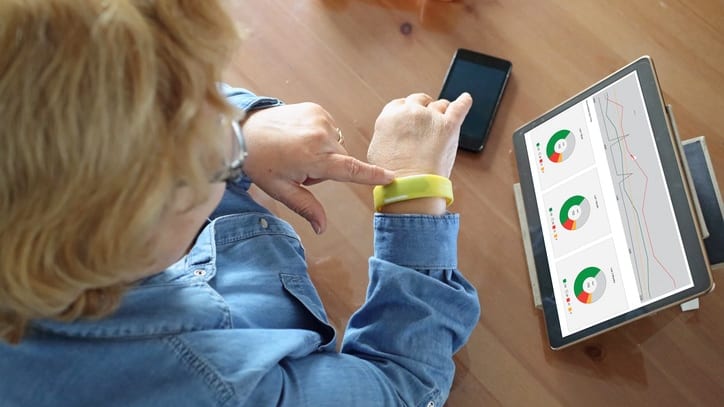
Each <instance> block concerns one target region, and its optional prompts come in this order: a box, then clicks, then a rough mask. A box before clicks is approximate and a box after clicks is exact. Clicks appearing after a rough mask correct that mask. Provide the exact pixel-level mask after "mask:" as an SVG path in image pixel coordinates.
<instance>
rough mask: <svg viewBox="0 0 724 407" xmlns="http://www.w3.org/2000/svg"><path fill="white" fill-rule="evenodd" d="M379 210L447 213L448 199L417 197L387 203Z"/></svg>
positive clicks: (383, 211) (404, 212)
mask: <svg viewBox="0 0 724 407" xmlns="http://www.w3.org/2000/svg"><path fill="white" fill-rule="evenodd" d="M379 212H381V213H392V214H422V215H436V216H439V215H444V214H445V213H447V201H446V200H445V198H442V197H430V198H417V199H411V200H409V201H400V202H395V203H391V204H387V205H385V206H383V207H382V208H380V210H379Z"/></svg>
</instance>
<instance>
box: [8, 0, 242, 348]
mask: <svg viewBox="0 0 724 407" xmlns="http://www.w3.org/2000/svg"><path fill="white" fill-rule="evenodd" d="M236 39H237V37H236V31H235V29H234V25H233V23H232V22H231V21H230V20H229V18H228V16H227V15H226V14H225V12H224V10H223V9H222V7H221V6H220V5H219V4H218V3H217V2H216V1H210V0H204V1H195V0H88V1H82V2H81V1H77V0H4V1H3V2H1V3H0V49H1V50H2V52H1V53H0V123H2V125H1V126H0V140H1V144H0V145H1V146H2V147H0V338H5V339H6V340H11V341H16V340H18V339H19V338H20V336H21V335H22V331H23V327H24V325H25V323H26V322H27V321H28V320H30V319H33V318H60V319H73V318H77V317H79V316H93V315H100V314H102V313H105V312H108V311H109V310H111V309H112V308H113V307H114V306H115V305H116V304H117V302H118V298H119V296H120V293H121V291H122V287H123V286H124V285H126V284H127V283H128V282H130V281H133V280H134V279H136V278H138V277H140V276H143V275H147V274H148V272H149V268H150V267H158V266H159V265H168V264H163V263H164V262H168V261H167V260H162V259H160V258H165V257H169V254H168V252H173V251H174V250H176V251H178V249H177V247H175V246H174V247H170V248H169V247H168V246H173V244H169V243H168V241H167V237H169V236H170V235H173V233H171V234H169V233H168V232H162V233H160V232H159V230H161V231H167V230H169V228H173V227H172V226H170V225H171V223H169V219H170V218H169V213H175V212H177V211H178V209H179V208H180V207H186V208H188V207H190V206H191V207H193V206H199V207H201V208H202V209H203V210H206V209H207V208H206V207H209V206H211V207H212V206H213V205H211V204H209V203H208V202H209V198H208V197H209V195H210V194H211V193H212V192H213V195H216V196H218V195H219V193H220V192H219V187H218V185H217V186H214V187H212V186H211V185H210V184H209V183H208V177H209V175H210V174H211V173H213V172H214V171H216V170H218V166H219V165H220V163H221V162H223V161H224V159H223V158H222V156H223V154H224V153H223V149H224V148H225V147H226V146H225V143H227V142H228V139H226V138H224V137H222V134H220V129H219V122H218V117H219V114H227V115H228V114H232V113H233V112H232V111H231V108H230V107H229V106H228V105H227V104H226V102H225V101H224V99H223V97H222V96H221V95H220V94H219V92H218V90H217V88H216V81H218V80H219V79H220V70H221V69H222V68H223V66H224V64H225V62H226V61H227V58H228V57H229V56H230V53H231V52H232V51H233V49H234V47H235V45H236ZM180 185H183V187H181V188H180V187H179V186H180ZM212 190H213V191H212ZM179 191H181V192H179ZM179 200H181V201H183V202H179ZM194 209H195V208H194ZM194 209H191V210H190V211H188V212H187V215H188V214H192V215H194V216H192V217H191V218H190V219H187V218H184V217H181V218H175V219H177V220H178V219H181V220H184V221H185V220H188V221H189V222H190V223H193V222H195V221H196V218H197V217H198V215H199V214H198V213H196V212H194ZM196 226H198V225H196ZM175 227H179V228H181V229H183V230H184V232H185V233H189V232H188V231H187V230H186V229H188V230H191V231H192V230H193V227H194V226H192V225H189V224H185V225H181V226H178V225H177V226H175ZM164 228H165V229H164ZM192 237H193V236H191V237H190V238H192ZM183 240H184V239H180V242H178V243H177V244H176V246H178V245H183V244H184V243H183ZM186 244H188V242H186ZM159 250H160V252H159ZM164 250H165V251H166V253H165V254H164ZM159 253H161V254H160V255H159ZM159 256H160V257H159ZM171 261H172V260H171Z"/></svg>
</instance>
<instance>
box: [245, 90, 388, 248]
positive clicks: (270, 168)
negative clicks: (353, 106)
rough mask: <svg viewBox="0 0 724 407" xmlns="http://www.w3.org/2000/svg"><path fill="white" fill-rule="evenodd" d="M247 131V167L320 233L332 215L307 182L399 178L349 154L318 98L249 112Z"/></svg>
mask: <svg viewBox="0 0 724 407" xmlns="http://www.w3.org/2000/svg"><path fill="white" fill-rule="evenodd" d="M242 130H243V132H244V138H245V141H246V147H247V151H248V152H249V155H248V157H247V159H246V161H245V162H244V172H245V173H246V174H247V175H248V176H249V178H251V180H252V181H253V182H254V184H256V185H257V186H258V187H259V188H261V189H262V190H263V191H264V192H266V193H267V194H269V196H271V197H272V198H274V199H276V200H278V201H280V202H282V203H283V204H284V205H286V206H287V207H289V208H290V209H291V210H293V211H294V212H296V213H298V214H299V215H301V216H302V217H304V218H305V219H307V220H308V221H309V223H310V224H311V225H312V228H314V231H315V232H316V233H318V234H319V233H322V232H324V230H325V229H326V227H327V216H326V214H325V212H324V208H323V207H322V204H321V203H320V202H319V201H318V200H317V198H316V197H315V196H314V194H312V193H311V192H310V191H309V190H308V189H306V188H304V186H308V185H312V184H316V183H318V182H322V181H325V180H335V181H344V182H355V183H359V184H369V185H384V184H388V183H390V182H392V180H393V178H394V173H393V172H392V171H388V170H385V169H383V168H382V167H378V166H376V165H371V164H367V163H365V162H362V161H360V160H358V159H356V158H354V157H352V156H350V155H349V154H348V153H347V150H346V149H345V148H344V146H343V139H341V133H340V132H339V129H338V128H337V126H336V125H335V124H334V120H333V119H332V116H331V115H330V114H329V113H328V112H327V111H326V110H324V108H322V107H321V106H319V105H317V104H314V103H299V104H291V105H282V106H276V107H271V108H267V109H262V110H257V111H253V112H249V113H248V115H247V117H246V118H245V119H244V121H243V122H242Z"/></svg>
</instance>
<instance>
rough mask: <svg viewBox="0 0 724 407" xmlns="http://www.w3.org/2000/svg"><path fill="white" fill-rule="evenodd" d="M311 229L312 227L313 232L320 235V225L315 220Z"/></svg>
mask: <svg viewBox="0 0 724 407" xmlns="http://www.w3.org/2000/svg"><path fill="white" fill-rule="evenodd" d="M312 229H314V233H316V234H318V235H321V234H322V226H321V225H320V224H319V223H317V222H312Z"/></svg>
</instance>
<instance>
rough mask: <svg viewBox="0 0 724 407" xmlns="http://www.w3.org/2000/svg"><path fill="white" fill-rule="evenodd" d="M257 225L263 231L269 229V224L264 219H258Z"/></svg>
mask: <svg viewBox="0 0 724 407" xmlns="http://www.w3.org/2000/svg"><path fill="white" fill-rule="evenodd" d="M259 224H260V225H261V227H262V228H264V229H266V228H268V227H269V222H267V221H266V219H264V218H261V219H259Z"/></svg>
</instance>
